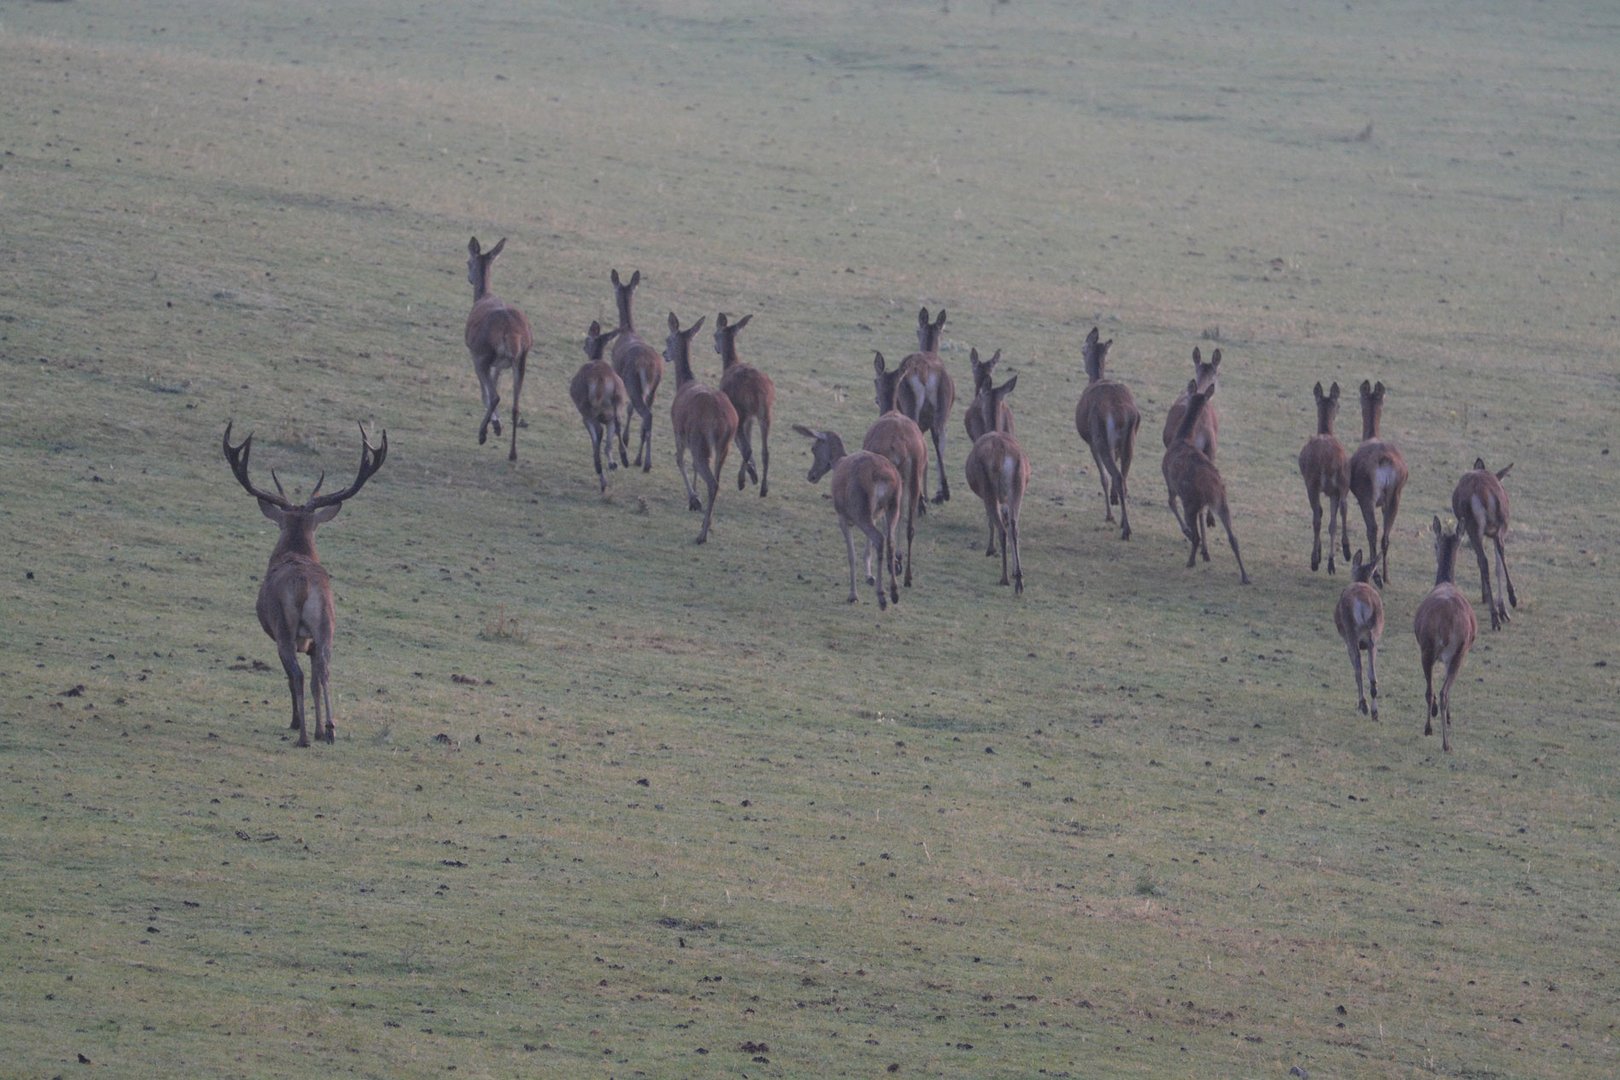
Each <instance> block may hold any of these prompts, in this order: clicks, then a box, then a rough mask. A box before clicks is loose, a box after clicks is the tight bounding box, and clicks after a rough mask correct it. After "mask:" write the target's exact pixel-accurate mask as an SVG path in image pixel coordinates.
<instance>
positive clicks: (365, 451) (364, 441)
mask: <svg viewBox="0 0 1620 1080" xmlns="http://www.w3.org/2000/svg"><path fill="white" fill-rule="evenodd" d="M387 458H388V430H387V429H386V428H385V429H383V433H382V445H381V446H373V445H371V440H370V439H368V438H366V425H364V424H361V425H360V468H359V471H358V472H356V473H355V477H354V483H352V484H350V485H349V486H348V487H346V488H344V489H343V490H342V491H334V492H332V493H331V494H330V495H322V496H319V497H316V496H315V494H314V493H313V492H312V493H311V494H310V497H309V501H308V502H306V503H305V504H304V507H305V508H306V509H309V510H313V509H315V508H316V507H320V506H332V505H334V504H336V503H340V502H342V501H343V500H345V499H348V498H352V497H353V496H354V495H355V494H357V493H358V492H359V491H360V489H361V488H363V487H365V486H366V481H367V480H370V479H371V477H372V476H373V474H375V473H376V471H377V470H378V469H380V468H382V463H383V462H384V461H385V460H387ZM321 475H322V476H323V477H324V476H325V474H324V473H322V474H321ZM315 486H316V488H319V487H320V484H318V483H317V484H316V485H315Z"/></svg>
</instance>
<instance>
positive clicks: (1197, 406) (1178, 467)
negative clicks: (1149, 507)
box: [1162, 383, 1249, 585]
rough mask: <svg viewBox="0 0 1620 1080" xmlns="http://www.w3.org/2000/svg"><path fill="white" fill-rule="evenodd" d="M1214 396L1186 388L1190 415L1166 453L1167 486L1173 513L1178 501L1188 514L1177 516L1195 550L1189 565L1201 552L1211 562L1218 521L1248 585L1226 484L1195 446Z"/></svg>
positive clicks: (1247, 576)
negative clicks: (1213, 533) (1212, 526)
mask: <svg viewBox="0 0 1620 1080" xmlns="http://www.w3.org/2000/svg"><path fill="white" fill-rule="evenodd" d="M1214 392H1215V391H1214V388H1211V389H1209V390H1203V391H1200V390H1199V389H1198V388H1197V386H1196V385H1195V384H1193V383H1188V384H1187V411H1186V413H1185V414H1184V415H1183V416H1182V418H1181V427H1180V428H1178V429H1177V432H1176V435H1177V437H1176V439H1175V441H1174V442H1172V443H1171V444H1170V449H1168V450H1166V451H1165V452H1164V463H1163V466H1162V468H1163V471H1164V483H1165V486H1166V487H1167V488H1169V489H1170V498H1171V500H1172V506H1171V509H1172V510H1174V509H1175V507H1174V500H1175V499H1177V498H1179V499H1180V500H1181V504H1182V509H1183V510H1185V511H1186V515H1185V517H1184V518H1183V517H1180V516H1179V515H1178V520H1180V521H1181V531H1182V534H1183V535H1184V536H1186V537H1187V539H1188V541H1189V542H1191V544H1192V550H1191V551H1189V552H1188V553H1187V565H1188V566H1189V567H1191V566H1193V565H1194V564H1195V563H1196V562H1197V559H1198V555H1199V553H1200V552H1202V554H1203V556H1204V561H1205V562H1208V561H1209V527H1210V524H1211V523H1212V522H1213V521H1214V519H1215V518H1216V517H1219V518H1220V519H1221V524H1222V525H1224V526H1226V539H1227V540H1228V541H1230V542H1231V545H1232V554H1233V555H1234V556H1235V557H1236V558H1237V564H1238V579H1239V580H1240V581H1242V582H1243V584H1245V585H1247V584H1248V583H1249V572H1248V571H1247V570H1245V569H1244V568H1243V556H1242V554H1240V553H1239V552H1238V542H1237V537H1236V536H1235V535H1233V533H1232V511H1231V510H1230V509H1229V508H1228V506H1227V503H1226V484H1225V482H1224V481H1222V479H1221V471H1220V470H1219V469H1217V468H1216V467H1215V463H1214V462H1213V461H1211V460H1209V456H1208V455H1207V454H1205V453H1204V452H1203V451H1202V450H1200V449H1198V447H1197V446H1195V445H1194V444H1193V436H1194V433H1195V432H1196V431H1197V428H1198V417H1199V414H1200V413H1202V412H1203V411H1204V409H1205V408H1206V407H1208V405H1209V399H1210V395H1212V394H1213V393H1214Z"/></svg>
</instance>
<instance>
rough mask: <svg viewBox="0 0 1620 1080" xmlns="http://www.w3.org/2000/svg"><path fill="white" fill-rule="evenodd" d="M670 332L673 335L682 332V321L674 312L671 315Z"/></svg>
mask: <svg viewBox="0 0 1620 1080" xmlns="http://www.w3.org/2000/svg"><path fill="white" fill-rule="evenodd" d="M669 332H670V333H672V334H678V333H680V332H681V320H679V319H677V318H676V317H675V313H674V312H673V311H672V312H670V313H669Z"/></svg>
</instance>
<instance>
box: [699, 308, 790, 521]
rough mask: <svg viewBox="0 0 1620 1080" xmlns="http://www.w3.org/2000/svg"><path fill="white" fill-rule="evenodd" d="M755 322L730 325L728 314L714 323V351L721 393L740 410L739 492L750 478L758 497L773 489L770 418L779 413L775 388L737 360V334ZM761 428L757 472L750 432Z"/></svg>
mask: <svg viewBox="0 0 1620 1080" xmlns="http://www.w3.org/2000/svg"><path fill="white" fill-rule="evenodd" d="M752 319H753V316H752V315H744V316H743V317H742V318H740V319H738V320H737V321H736V322H727V321H726V315H725V312H721V313H720V314H719V315H717V316H716V317H715V320H714V351H715V352H717V353H719V354H720V364H721V367H722V372H721V375H720V392H721V393H722V394H724V395H726V397H728V398H730V399H731V404H732V405H733V406H734V407H735V408H736V410H737V449H738V450H739V451H741V452H742V463H741V464H740V465H738V466H737V490H738V491H741V490H742V489H743V487H744V485H745V484H746V483H747V481H748V480H749V479H750V478H751V479H752V480H753V481H754V482H755V483H756V484H758V485H759V497H760V498H762V499H763V498H764V497H765V493H766V492H768V491H769V490H770V488H771V417H772V416H773V415H774V414H775V413H776V384H775V383H773V382H771V377H770V376H769V375H767V374H765V373H764V372H763V371H761V370H759V369H758V368H756V367H754V366H753V365H752V364H745V363H743V362H742V361H741V360H738V359H737V333H738V331H740V330H741V329H742V328H743V327H745V326H747V325H748V323H749V321H750V320H752ZM756 423H757V424H758V425H759V468H758V470H755V468H754V443H753V439H752V438H751V436H750V430H751V429H752V427H753V425H754V424H756Z"/></svg>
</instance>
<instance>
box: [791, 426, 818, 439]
mask: <svg viewBox="0 0 1620 1080" xmlns="http://www.w3.org/2000/svg"><path fill="white" fill-rule="evenodd" d="M793 430H794V431H797V432H798V433H799V434H800V435H803V436H804V437H805V438H807V439H818V438H820V437H821V436H820V435H818V434H817V433H816V432H814V431H812V430H811V429H809V428H807V427H805V426H804V425H803V424H794V425H793Z"/></svg>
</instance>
